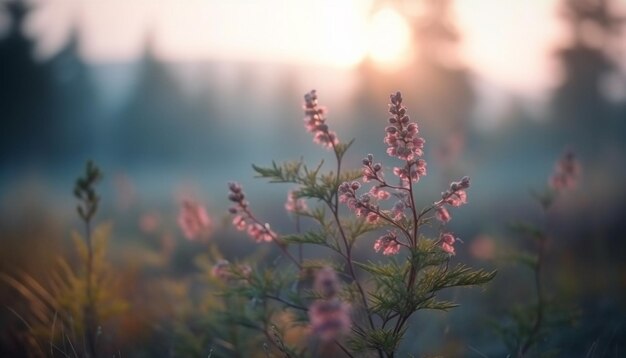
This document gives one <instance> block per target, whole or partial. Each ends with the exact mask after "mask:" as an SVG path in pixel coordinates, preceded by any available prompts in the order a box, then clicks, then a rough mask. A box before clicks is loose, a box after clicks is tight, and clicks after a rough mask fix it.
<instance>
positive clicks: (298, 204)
mask: <svg viewBox="0 0 626 358" xmlns="http://www.w3.org/2000/svg"><path fill="white" fill-rule="evenodd" d="M285 210H287V212H290V213H296V214H297V213H302V212H305V211H307V210H308V207H307V204H306V201H304V199H298V198H297V197H296V192H295V191H290V192H289V193H288V194H287V201H286V202H285Z"/></svg>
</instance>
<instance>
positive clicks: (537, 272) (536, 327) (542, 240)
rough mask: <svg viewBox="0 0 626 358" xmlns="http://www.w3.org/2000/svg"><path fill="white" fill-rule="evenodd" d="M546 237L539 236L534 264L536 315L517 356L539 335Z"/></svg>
mask: <svg viewBox="0 0 626 358" xmlns="http://www.w3.org/2000/svg"><path fill="white" fill-rule="evenodd" d="M546 240H547V239H546V237H545V236H543V235H542V236H541V237H540V238H539V253H538V257H537V264H536V265H535V270H534V271H535V291H536V292H537V316H536V319H535V323H534V324H533V328H532V329H531V331H530V334H529V335H528V337H526V340H525V341H524V343H523V344H522V346H521V348H520V349H519V352H518V355H517V356H518V357H519V358H521V357H524V355H525V354H526V353H527V352H528V350H529V349H530V347H531V346H532V344H533V343H534V341H535V340H536V338H537V336H538V335H539V331H540V330H541V325H542V323H543V309H544V307H543V302H544V298H543V289H542V284H541V269H542V267H543V261H544V257H545V253H546Z"/></svg>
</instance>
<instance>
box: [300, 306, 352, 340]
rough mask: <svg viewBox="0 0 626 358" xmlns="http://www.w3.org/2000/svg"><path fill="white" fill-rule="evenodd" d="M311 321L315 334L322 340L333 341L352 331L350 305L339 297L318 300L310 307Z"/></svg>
mask: <svg viewBox="0 0 626 358" xmlns="http://www.w3.org/2000/svg"><path fill="white" fill-rule="evenodd" d="M309 321H310V322H311V331H312V333H313V334H314V335H316V336H318V337H319V338H320V339H321V340H322V341H325V342H327V341H331V340H333V339H336V338H337V336H340V335H345V334H348V333H350V326H351V325H352V322H351V320H350V305H349V304H348V303H346V302H343V301H341V300H339V298H337V297H334V298H331V299H328V300H316V301H314V302H313V303H312V304H311V306H310V307H309Z"/></svg>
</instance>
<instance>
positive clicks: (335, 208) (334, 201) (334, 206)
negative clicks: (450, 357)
mask: <svg viewBox="0 0 626 358" xmlns="http://www.w3.org/2000/svg"><path fill="white" fill-rule="evenodd" d="M331 143H332V146H333V152H334V153H335V158H336V159H337V175H336V179H335V188H334V190H333V191H332V195H331V197H330V201H329V202H327V204H328V206H329V207H330V210H331V212H332V213H333V217H334V218H335V222H336V223H337V228H338V229H339V233H340V234H341V238H342V240H343V243H344V246H345V248H346V262H347V264H348V271H349V273H350V276H351V277H352V280H353V282H354V283H355V284H356V287H357V289H358V290H359V294H360V296H361V302H362V303H363V308H364V309H365V314H366V315H367V320H368V322H369V326H370V328H371V329H372V330H373V329H375V326H374V320H373V319H372V315H371V314H370V309H369V305H368V304H367V296H366V295H365V290H363V286H361V283H360V282H359V280H358V279H357V277H356V273H355V272H354V265H353V264H352V244H351V243H349V242H348V238H347V236H346V233H345V231H344V229H343V225H341V220H340V219H339V194H338V192H337V190H338V188H339V181H340V179H341V159H342V157H341V156H340V155H339V152H338V151H337V146H336V145H335V143H334V142H331ZM378 356H379V357H380V358H382V357H383V352H382V350H381V349H380V348H379V349H378Z"/></svg>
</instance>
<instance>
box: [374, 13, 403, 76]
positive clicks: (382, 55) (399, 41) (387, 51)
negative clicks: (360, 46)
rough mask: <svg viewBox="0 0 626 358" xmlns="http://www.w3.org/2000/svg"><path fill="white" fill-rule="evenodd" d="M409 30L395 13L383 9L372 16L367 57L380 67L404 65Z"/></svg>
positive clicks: (400, 16) (401, 18)
mask: <svg viewBox="0 0 626 358" xmlns="http://www.w3.org/2000/svg"><path fill="white" fill-rule="evenodd" d="M410 44H411V29H410V27H409V25H408V23H407V21H406V20H405V19H404V17H402V15H400V14H399V13H398V12H397V11H395V10H393V9H391V8H384V9H382V10H379V11H378V12H377V13H376V14H374V15H373V16H372V18H371V20H370V23H369V26H368V45H369V46H368V55H369V56H370V57H371V58H372V59H373V60H374V61H375V62H377V63H379V64H381V65H392V64H393V65H399V64H402V63H406V62H407V60H408V53H409V50H410Z"/></svg>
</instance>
